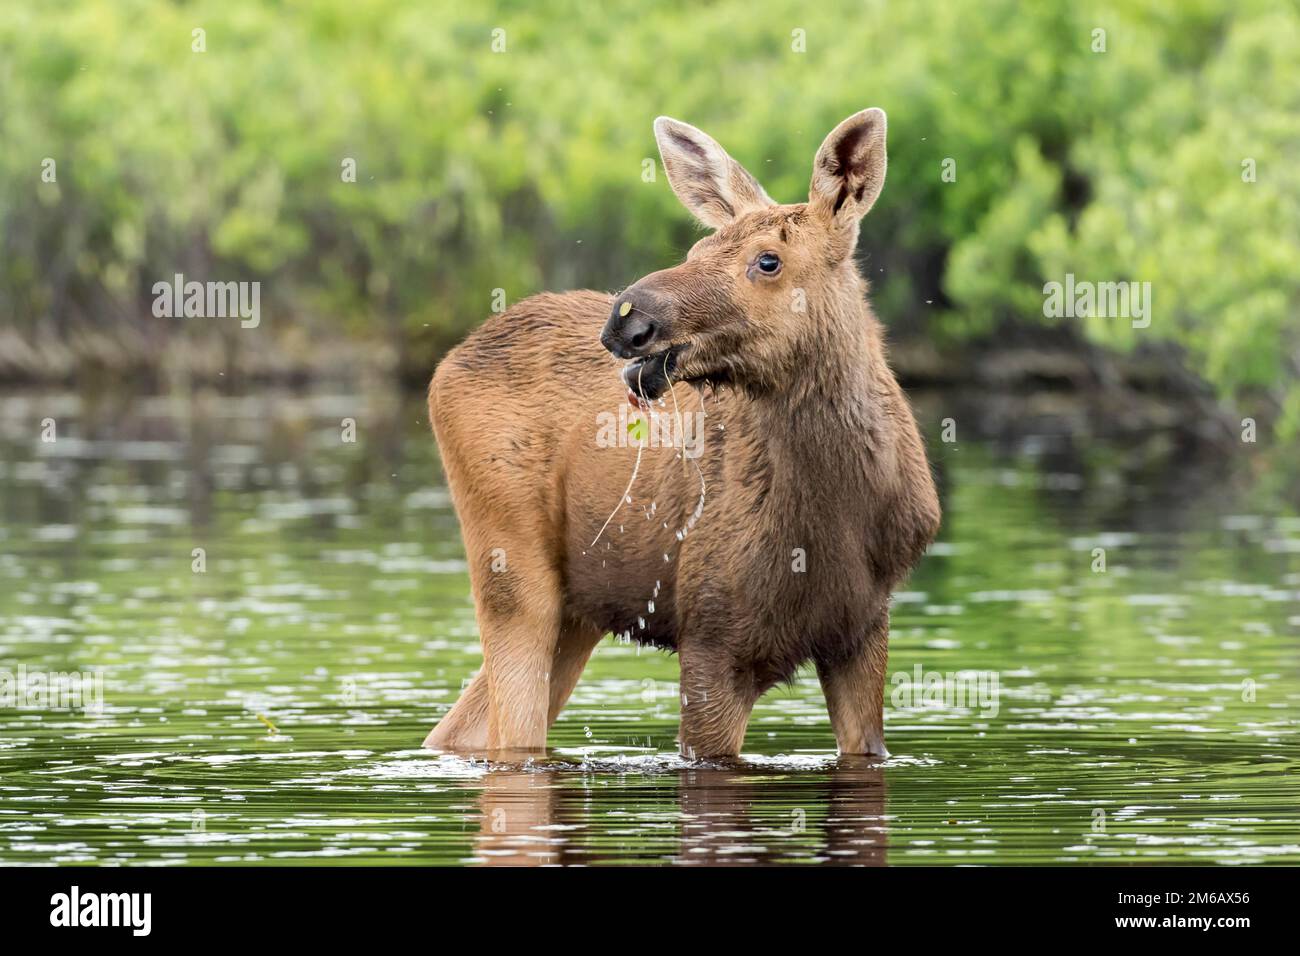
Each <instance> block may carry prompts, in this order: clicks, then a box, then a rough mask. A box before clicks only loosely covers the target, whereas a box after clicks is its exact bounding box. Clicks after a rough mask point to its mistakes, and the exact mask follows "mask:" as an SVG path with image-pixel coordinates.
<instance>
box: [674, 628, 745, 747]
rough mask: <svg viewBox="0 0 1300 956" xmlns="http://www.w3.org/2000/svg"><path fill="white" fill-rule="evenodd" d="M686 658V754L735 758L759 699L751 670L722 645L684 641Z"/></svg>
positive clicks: (682, 651)
mask: <svg viewBox="0 0 1300 956" xmlns="http://www.w3.org/2000/svg"><path fill="white" fill-rule="evenodd" d="M678 656H679V658H680V659H681V669H682V678H681V697H682V722H681V730H680V732H679V734H678V738H679V740H680V743H681V752H682V755H683V756H685V757H687V758H689V759H691V760H702V759H705V758H710V757H735V756H738V755H739V754H740V746H741V744H742V743H743V742H744V740H745V727H746V725H747V724H748V723H749V713H750V711H751V710H752V709H753V707H754V702H755V701H756V700H757V699H758V694H757V693H756V692H755V689H754V684H753V679H752V677H751V675H750V674H749V673H748V671H746V670H745V669H743V668H740V667H737V666H736V664H735V662H734V661H733V660H732V658H731V656H730V655H729V654H727V653H726V652H725V651H724V650H722V649H721V648H720V647H712V646H710V647H705V648H701V647H693V646H691V645H689V644H683V646H682V647H681V648H680V649H679V652H678Z"/></svg>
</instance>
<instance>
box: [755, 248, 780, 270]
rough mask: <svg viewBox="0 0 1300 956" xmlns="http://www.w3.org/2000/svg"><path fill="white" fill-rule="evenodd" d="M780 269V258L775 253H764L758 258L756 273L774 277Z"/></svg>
mask: <svg viewBox="0 0 1300 956" xmlns="http://www.w3.org/2000/svg"><path fill="white" fill-rule="evenodd" d="M780 268H781V257H780V256H778V255H777V254H776V253H775V252H764V253H763V254H762V255H760V256H759V257H758V271H759V272H763V273H766V274H767V275H776V273H777V270H779V269H780Z"/></svg>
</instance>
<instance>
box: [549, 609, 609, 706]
mask: <svg viewBox="0 0 1300 956" xmlns="http://www.w3.org/2000/svg"><path fill="white" fill-rule="evenodd" d="M602 636H603V633H602V632H601V630H600V629H599V628H597V627H595V626H593V625H590V624H583V623H580V622H578V621H573V620H569V621H566V622H565V624H564V626H563V627H562V628H561V629H560V639H559V642H558V643H557V644H556V647H555V659H554V661H553V662H552V665H551V699H550V706H549V708H548V709H547V714H546V724H547V726H548V727H549V726H551V725H552V724H554V723H555V721H556V719H557V718H559V716H560V711H562V710H563V709H564V705H565V704H566V703H568V700H569V697H570V696H571V695H572V694H573V688H574V687H576V686H577V685H578V679H579V678H580V677H582V672H583V670H584V669H586V667H587V661H588V660H590V659H591V652H592V651H594V650H595V649H596V645H597V644H599V643H600V639H601V637H602Z"/></svg>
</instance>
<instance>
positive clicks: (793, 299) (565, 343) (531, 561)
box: [425, 109, 939, 758]
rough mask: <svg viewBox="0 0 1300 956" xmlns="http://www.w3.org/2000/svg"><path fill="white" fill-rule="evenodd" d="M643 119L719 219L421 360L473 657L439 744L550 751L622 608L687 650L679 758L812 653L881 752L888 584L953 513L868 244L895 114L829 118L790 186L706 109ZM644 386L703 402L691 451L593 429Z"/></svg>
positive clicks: (684, 194)
mask: <svg viewBox="0 0 1300 956" xmlns="http://www.w3.org/2000/svg"><path fill="white" fill-rule="evenodd" d="M655 136H656V138H657V140H658V143H659V150H660V153H661V154H662V156H663V162H664V168H665V169H666V170H667V173H668V180H669V182H670V183H671V185H672V187H673V190H674V191H675V192H676V193H677V196H678V198H679V199H681V201H682V203H683V204H684V205H685V206H686V207H687V208H688V209H689V210H690V211H691V212H692V213H694V214H695V216H696V217H697V218H698V219H699V220H700V221H701V222H702V223H703V224H704V225H705V226H707V227H710V228H711V229H713V230H714V231H713V232H712V233H711V234H709V235H707V236H705V237H704V238H702V239H700V240H699V242H697V243H696V244H695V246H694V247H693V248H692V249H691V251H690V252H689V254H688V255H687V257H686V261H685V262H683V263H682V264H680V265H678V266H675V267H673V268H671V269H664V270H662V271H660V272H655V273H651V274H650V275H647V276H645V277H644V278H642V279H641V280H639V281H638V282H636V283H634V284H633V285H631V286H629V287H628V288H627V289H626V290H624V291H623V293H622V294H621V295H618V296H614V297H611V296H609V295H602V294H600V293H596V292H570V293H564V294H560V295H552V294H544V295H538V296H534V297H533V298H530V299H527V300H525V301H523V302H521V303H519V304H518V305H516V306H515V307H513V308H512V309H510V310H508V311H507V312H505V313H504V314H502V315H497V316H493V317H491V318H489V319H488V320H487V321H486V322H485V323H484V324H483V326H482V327H481V328H479V329H478V330H477V331H476V332H474V333H473V334H472V335H471V336H469V338H468V339H466V341H465V342H464V343H463V344H461V345H460V346H459V347H458V348H456V349H455V350H453V351H452V352H451V353H450V354H449V355H448V356H447V357H446V359H444V360H443V362H442V363H441V364H440V365H439V367H438V370H437V372H436V374H435V375H434V377H433V381H432V383H431V384H430V386H429V415H430V420H431V421H432V423H433V427H434V431H435V433H436V435H437V439H438V444H439V447H440V449H441V453H442V459H443V463H444V466H445V469H446V473H447V480H448V482H449V484H450V486H451V492H452V497H453V500H454V502H455V506H456V511H457V513H458V514H459V516H460V522H461V529H462V532H463V535H464V539H465V550H466V553H467V555H468V560H469V574H470V582H471V584H472V587H473V590H474V600H475V606H476V609H477V615H478V625H479V630H480V633H481V635H482V644H483V667H482V669H481V670H480V671H479V673H478V675H477V676H476V677H475V678H474V679H473V681H472V682H471V683H470V684H469V686H468V687H467V688H466V689H465V690H464V692H463V693H462V694H461V696H460V699H459V700H457V701H456V704H455V706H453V707H452V709H451V710H450V711H449V712H448V713H447V714H446V715H445V716H444V717H443V719H442V721H441V722H440V723H439V724H438V725H437V727H435V728H434V729H433V731H432V732H431V733H430V734H429V737H428V739H427V740H426V741H425V743H426V745H428V746H430V747H436V748H439V749H443V750H452V751H458V752H487V753H490V754H492V755H494V756H499V755H508V754H520V753H526V752H535V751H540V750H543V749H544V748H545V745H546V732H547V729H548V728H549V727H550V725H551V724H552V723H553V722H554V721H555V719H556V717H557V716H558V715H559V713H560V710H561V708H562V707H563V706H564V704H565V701H566V700H568V698H569V695H570V694H571V693H572V691H573V688H574V685H575V684H576V683H577V681H578V678H579V676H580V675H581V674H582V670H583V667H584V666H585V665H586V663H587V659H588V657H589V656H590V655H591V652H592V649H593V648H594V647H595V645H596V643H597V642H598V641H599V640H600V638H601V636H602V635H604V634H606V633H610V632H613V633H618V634H625V635H627V636H629V637H631V638H632V639H635V640H637V641H640V642H643V643H646V644H651V645H655V646H658V647H662V648H667V649H670V650H673V651H676V652H677V654H678V656H679V658H680V664H681V730H680V740H681V749H682V752H683V753H684V754H686V755H687V756H690V757H700V758H703V757H727V756H734V755H736V754H737V753H738V752H739V750H740V746H741V742H742V740H743V738H744V734H745V726H746V723H747V722H748V720H749V714H750V710H751V709H752V707H753V705H754V703H755V701H756V700H757V699H758V697H759V696H760V695H761V694H762V693H763V692H764V691H766V690H767V689H768V688H770V687H772V686H773V685H774V684H776V683H778V682H780V681H783V680H787V679H789V678H790V677H791V676H792V675H793V674H794V673H795V670H796V668H798V667H799V666H800V665H801V664H804V663H806V662H808V661H811V662H813V664H814V665H815V666H816V669H817V675H818V677H819V678H820V680H821V684H822V688H823V690H824V692H825V694H826V704H827V708H828V709H829V712H830V720H831V725H832V726H833V728H834V730H835V737H836V740H837V741H838V744H839V749H840V751H841V752H842V753H846V754H849V753H851V754H881V755H883V754H884V753H885V752H886V751H885V739H884V727H883V698H884V683H885V664H886V657H887V654H888V647H887V644H888V634H889V596H890V592H891V591H892V589H893V588H894V587H896V586H897V585H898V584H899V582H900V581H902V580H903V578H904V577H905V576H906V575H907V574H908V572H909V571H910V570H911V569H912V567H913V566H914V565H915V564H916V563H917V561H918V560H919V559H920V557H921V555H922V553H923V552H924V551H925V549H926V547H927V546H928V545H929V543H930V542H931V540H933V538H934V535H935V533H936V531H937V530H938V526H939V502H938V499H937V497H936V494H935V489H934V482H933V481H932V479H931V475H930V468H929V464H928V463H927V461H926V457H925V449H924V446H923V445H922V442H921V439H920V437H919V435H918V433H917V428H916V422H915V419H914V418H913V416H912V412H911V409H910V407H909V405H908V402H907V400H906V398H905V397H904V395H903V393H902V390H901V389H900V388H899V386H898V383H897V381H896V380H895V379H894V376H893V374H892V373H891V372H890V370H889V366H888V365H887V363H886V361H885V354H884V346H883V344H882V333H881V327H880V323H879V322H878V321H877V320H876V318H875V317H874V316H873V314H872V312H871V309H870V307H869V306H868V304H867V301H866V284H865V282H864V281H863V280H862V278H861V277H860V276H859V275H858V272H857V269H856V267H855V265H854V261H853V250H854V246H855V245H856V242H857V237H858V221H859V219H860V218H861V217H862V216H863V215H865V214H866V212H867V210H869V209H870V208H871V206H872V204H873V203H874V202H875V201H876V197H877V196H879V194H880V189H881V186H882V185H883V184H884V179H885V114H884V113H883V112H882V111H880V110H878V109H869V110H864V111H862V112H860V113H856V114H854V115H853V116H850V117H849V118H848V119H846V120H845V121H844V122H842V123H840V125H839V126H837V127H836V128H835V130H834V131H832V132H831V134H830V135H829V136H827V137H826V140H825V142H824V143H823V144H822V146H821V148H820V149H819V150H818V152H817V155H816V157H815V159H814V160H813V175H812V186H811V190H810V193H809V197H808V201H807V202H806V203H797V204H793V205H779V204H777V203H775V202H773V201H772V200H771V199H770V198H768V195H767V193H765V192H764V191H763V188H762V187H761V186H760V185H759V184H758V182H757V181H756V180H755V179H754V177H753V176H751V175H750V174H749V173H748V172H746V171H745V169H744V168H743V167H742V166H741V165H740V164H739V163H737V162H736V161H735V160H733V159H732V158H731V157H730V156H728V155H727V153H726V152H725V151H724V150H723V149H722V148H721V147H720V146H719V145H718V144H717V143H716V142H714V141H713V140H712V139H711V138H709V137H708V136H706V135H705V134H704V133H702V132H700V131H699V130H697V129H695V128H694V127H692V126H688V125H687V124H685V123H680V122H677V121H676V120H672V119H668V118H667V117H661V118H660V119H658V120H656V121H655ZM611 353H612V354H613V356H615V357H616V358H615V360H611V357H610V356H611ZM617 359H622V360H625V361H626V363H627V364H626V365H624V366H623V369H622V376H621V379H622V380H621V381H620V377H619V374H618V365H617ZM629 389H631V390H632V391H633V392H635V396H633V397H634V398H635V400H636V403H637V405H638V406H639V407H640V409H641V413H640V414H641V415H652V416H654V417H655V418H659V417H661V416H667V417H668V419H669V421H673V422H676V424H677V425H678V426H679V427H678V428H677V429H676V432H675V434H678V435H681V434H684V433H686V432H687V431H688V429H686V428H682V427H681V426H682V424H683V422H687V421H692V422H698V423H700V425H701V430H700V431H699V432H698V434H697V435H696V440H697V445H696V447H694V448H693V449H692V451H693V452H697V453H698V454H688V453H687V450H686V449H684V448H683V447H681V442H679V441H671V442H662V441H660V442H656V441H652V440H651V437H653V436H644V435H641V434H639V433H638V432H637V430H636V429H637V427H639V426H640V425H642V424H644V423H635V424H634V429H633V431H634V435H635V436H636V437H633V438H632V439H631V440H628V439H627V438H626V435H624V439H623V440H621V441H614V442H611V441H608V440H600V436H601V435H602V434H604V435H605V436H606V438H607V437H608V434H609V433H610V432H612V431H614V429H605V430H604V431H602V424H601V423H602V422H606V423H608V422H609V421H612V420H614V419H613V418H612V416H616V415H618V414H619V409H620V406H621V404H622V403H623V402H624V401H625V400H626V399H627V398H628V397H629V395H628V391H629ZM521 397H522V399H521ZM624 416H626V413H624Z"/></svg>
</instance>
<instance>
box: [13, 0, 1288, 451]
mask: <svg viewBox="0 0 1300 956" xmlns="http://www.w3.org/2000/svg"><path fill="white" fill-rule="evenodd" d="M196 28H201V29H203V30H204V31H205V42H206V52H203V53H196V52H193V50H192V43H193V34H192V31H193V30H195V29H196ZM496 29H502V30H504V31H505V34H504V38H505V51H504V52H494V51H493V48H492V42H493V31H494V30H496ZM1098 29H1101V30H1104V31H1105V51H1104V52H1098V51H1096V50H1095V49H1094V47H1095V46H1096V35H1095V34H1094V31H1095V30H1098ZM796 30H801V31H804V33H803V36H804V37H805V43H806V51H805V52H796V51H795V49H793V48H792V47H793V45H794V42H795V34H794V33H793V31H796ZM1298 64H1300V13H1298V12H1297V8H1296V6H1295V4H1294V3H1292V2H1277V0H1235V2H1234V0H1221V2H1212V0H1180V2H1177V3H1169V2H1156V0H1113V2H1109V3H1099V4H1088V3H1083V4H1073V3H1070V4H1066V3H1061V4H1055V3H1047V4H1028V3H1024V2H1021V0H966V2H943V3H937V2H936V3H924V2H919V3H885V2H865V3H856V4H838V3H818V4H805V3H794V2H770V3H764V4H760V5H755V4H751V3H747V2H742V0H721V2H717V3H711V4H699V3H689V2H681V3H659V4H650V3H646V2H643V0H614V2H602V3H599V4H583V3H579V2H574V0H549V2H546V3H523V2H520V3H508V2H502V3H496V4H484V5H476V4H464V3H456V2H451V0H435V2H432V3H430V2H416V0H369V2H364V3H363V2H357V0H312V2H288V0H286V2H258V0H197V2H188V3H182V2H164V0H117V2H109V0H103V2H93V0H82V2H61V3H21V4H20V3H9V4H4V5H3V7H0V143H2V144H3V148H0V322H2V323H3V324H4V325H6V326H10V327H11V329H12V330H16V333H17V335H18V337H19V338H21V339H23V340H25V341H28V342H34V343H36V345H35V348H37V349H40V348H54V347H56V346H57V343H59V342H61V341H66V340H67V339H68V337H69V336H71V335H74V334H75V333H76V332H77V331H78V330H84V329H86V328H93V329H96V330H98V331H99V332H101V333H104V334H108V335H111V336H118V337H120V339H121V340H122V341H124V342H127V341H129V342H133V343H138V342H147V343H150V344H151V345H152V346H155V347H158V348H165V347H166V343H167V341H168V340H169V339H170V338H171V337H173V336H175V335H176V334H178V333H177V332H176V331H175V329H177V328H178V327H180V326H181V325H182V324H179V323H175V322H174V321H173V320H158V319H155V318H153V317H152V315H151V314H150V309H149V305H150V302H151V300H152V294H151V292H150V289H151V286H152V284H153V283H154V282H156V281H159V280H160V279H166V278H169V277H170V276H172V275H173V274H174V273H176V272H183V273H185V274H186V275H187V276H188V277H191V278H200V279H224V280H230V279H236V280H260V281H261V282H262V283H263V311H264V314H265V315H266V319H264V322H263V330H262V332H263V334H265V335H268V336H273V337H275V340H276V341H277V342H279V343H283V342H286V341H288V340H291V339H292V338H293V337H294V336H297V337H299V338H301V337H303V336H311V337H315V336H318V335H326V334H329V333H338V334H341V335H346V336H349V337H351V338H353V339H354V340H356V341H359V342H366V343H378V342H383V343H387V344H388V345H390V346H391V345H393V344H394V343H395V344H396V345H397V346H398V347H399V348H400V349H401V353H402V359H403V362H404V363H406V364H408V365H409V366H412V367H425V368H427V367H428V366H429V365H431V363H432V362H433V360H434V359H435V358H436V356H437V354H438V353H439V352H440V351H441V350H442V349H444V348H445V347H446V346H447V345H449V344H450V343H453V342H454V341H455V340H456V339H458V338H459V337H460V336H461V335H463V333H464V332H465V331H466V330H467V329H469V328H470V327H472V326H473V325H474V324H475V323H477V322H478V321H479V320H480V319H481V318H482V316H483V315H484V314H486V313H487V311H488V309H489V308H490V305H491V297H492V290H493V289H495V288H498V287H499V288H503V289H505V290H506V293H507V296H508V298H509V300H510V301H514V300H515V299H517V298H519V297H522V296H524V295H527V294H530V293H532V292H535V291H539V290H541V289H543V288H565V287H575V286H594V287H606V288H617V287H620V286H622V285H624V284H625V283H627V282H628V281H630V280H632V279H633V278H635V277H636V276H638V275H640V274H642V273H644V272H646V271H648V270H651V269H654V268H660V267H662V266H664V265H666V264H669V263H671V262H672V261H674V260H676V259H677V258H678V257H679V256H680V255H681V253H682V251H683V250H684V249H685V248H686V247H687V246H688V244H689V243H690V242H691V241H692V236H693V233H694V227H693V226H692V224H691V223H690V221H689V219H688V217H687V215H686V214H685V213H684V211H682V210H681V209H680V208H678V206H677V204H676V201H675V199H674V198H673V197H672V195H671V192H670V191H669V189H668V186H667V182H666V180H665V179H664V177H663V175H662V171H661V170H660V173H659V175H658V177H657V178H656V181H655V182H653V183H646V182H644V181H643V179H642V161H643V159H645V158H647V157H657V153H656V151H655V147H654V142H653V137H652V134H651V120H652V119H653V118H654V117H655V116H656V115H658V114H661V113H667V114H670V115H674V116H677V117H680V118H683V119H686V120H688V121H690V122H692V123H695V124H696V125H698V126H701V127H703V128H705V129H707V130H708V131H709V132H711V133H712V134H713V135H714V136H715V137H716V138H717V139H718V140H719V141H721V142H722V143H723V144H724V145H725V146H726V147H727V148H728V150H729V151H731V152H732V153H733V155H735V156H736V157H737V158H738V159H740V160H741V161H742V162H744V163H745V164H746V165H747V166H748V167H749V168H750V169H751V170H752V171H753V172H754V173H755V174H756V175H758V176H759V177H760V179H762V180H763V182H764V184H765V185H766V186H767V188H768V191H769V192H770V193H771V194H772V195H773V196H774V197H776V198H777V199H779V200H781V201H797V200H799V199H801V198H803V197H804V196H805V195H806V192H807V180H808V175H809V166H810V161H811V158H812V155H813V152H814V151H815V149H816V147H817V145H818V143H819V142H820V141H821V139H822V137H823V136H824V134H825V133H826V132H827V131H828V130H829V129H830V128H831V127H832V126H833V125H834V123H835V122H837V121H838V120H839V119H841V118H842V117H843V116H845V115H847V114H848V113H850V112H853V111H855V110H857V109H860V108H862V107H864V106H869V105H877V106H881V107H883V108H885V109H886V110H887V111H888V113H889V116H890V151H891V156H890V180H889V185H888V187H887V188H886V190H885V193H884V195H883V197H882V200H881V202H880V203H879V205H878V206H877V208H876V210H875V211H874V212H873V213H872V215H871V217H870V219H869V221H868V224H867V226H866V228H865V230H864V239H863V243H862V248H861V250H860V254H861V256H862V258H863V261H864V265H865V267H866V268H867V270H868V271H869V274H871V275H872V276H873V278H874V279H875V281H876V299H877V302H878V305H879V311H880V312H881V314H882V315H883V316H884V317H885V318H886V319H887V320H888V321H889V322H890V323H891V324H894V325H895V326H896V327H899V328H901V329H902V330H903V331H907V332H911V333H912V334H915V335H925V336H929V337H931V338H932V340H934V341H936V342H939V343H941V344H942V345H943V346H944V347H945V348H952V349H958V348H960V347H961V345H962V343H963V342H968V341H970V340H971V339H972V338H978V337H980V336H988V335H990V334H993V333H995V332H996V331H998V330H1000V329H1004V328H1005V327H1006V326H1007V325H1008V324H1010V325H1037V324H1041V323H1045V322H1049V321H1052V320H1047V319H1044V317H1043V314H1042V312H1043V309H1042V303H1043V294H1042V285H1043V283H1044V282H1045V281H1048V280H1050V279H1060V278H1061V277H1062V275H1063V274H1064V273H1066V272H1073V273H1074V274H1075V275H1076V276H1077V277H1079V278H1080V279H1092V280H1124V279H1131V280H1135V281H1149V282H1151V283H1152V287H1153V295H1154V315H1153V321H1152V323H1151V326H1150V328H1148V329H1144V330H1134V329H1132V328H1131V327H1130V325H1129V323H1128V322H1126V321H1123V320H1118V321H1117V320H1114V319H1104V318H1085V319H1082V320H1059V321H1062V322H1067V323H1070V324H1075V325H1077V328H1078V331H1079V332H1080V334H1081V335H1083V336H1085V337H1086V338H1087V339H1089V340H1091V341H1094V342H1097V343H1101V344H1103V345H1106V346H1110V347H1115V348H1119V349H1130V348H1133V347H1135V346H1143V345H1145V344H1156V343H1172V344H1173V345H1175V346H1177V348H1178V349H1179V350H1181V352H1182V353H1183V354H1184V355H1185V357H1186V359H1185V360H1186V363H1187V365H1188V367H1189V368H1190V369H1191V370H1193V371H1194V372H1195V373H1197V374H1198V375H1200V376H1202V377H1203V378H1204V379H1206V380H1207V381H1209V382H1210V383H1212V384H1213V385H1214V386H1215V387H1216V388H1217V389H1218V391H1219V392H1220V394H1221V395H1222V396H1223V397H1225V398H1228V399H1235V400H1237V401H1239V402H1248V403H1251V407H1254V406H1255V405H1259V406H1261V407H1263V406H1265V405H1266V406H1268V407H1270V408H1271V409H1272V410H1273V411H1275V412H1278V413H1280V414H1279V417H1278V421H1279V423H1280V428H1281V430H1282V434H1285V435H1294V434H1296V433H1297V432H1300V387H1297V380H1298V378H1300V377H1298V375H1297V372H1298V371H1300V322H1297V318H1296V312H1297V304H1298V303H1300V177H1298V176H1297V157H1300V69H1298V68H1297V66H1298ZM349 157H350V158H353V159H355V160H356V163H357V182H355V183H347V182H344V181H342V178H341V175H340V172H341V164H342V162H343V161H344V159H345V158H349ZM46 158H52V159H54V160H55V162H56V164H57V182H53V183H47V182H42V179H41V171H42V162H43V160H45V159H46ZM948 158H951V159H954V160H955V161H956V172H957V178H956V181H955V182H944V181H943V179H942V178H941V170H942V164H943V161H944V160H945V159H948ZM1247 160H1253V165H1254V170H1255V181H1253V182H1248V181H1244V180H1243V162H1245V161H1247ZM184 334H189V333H188V332H186V333H184Z"/></svg>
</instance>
